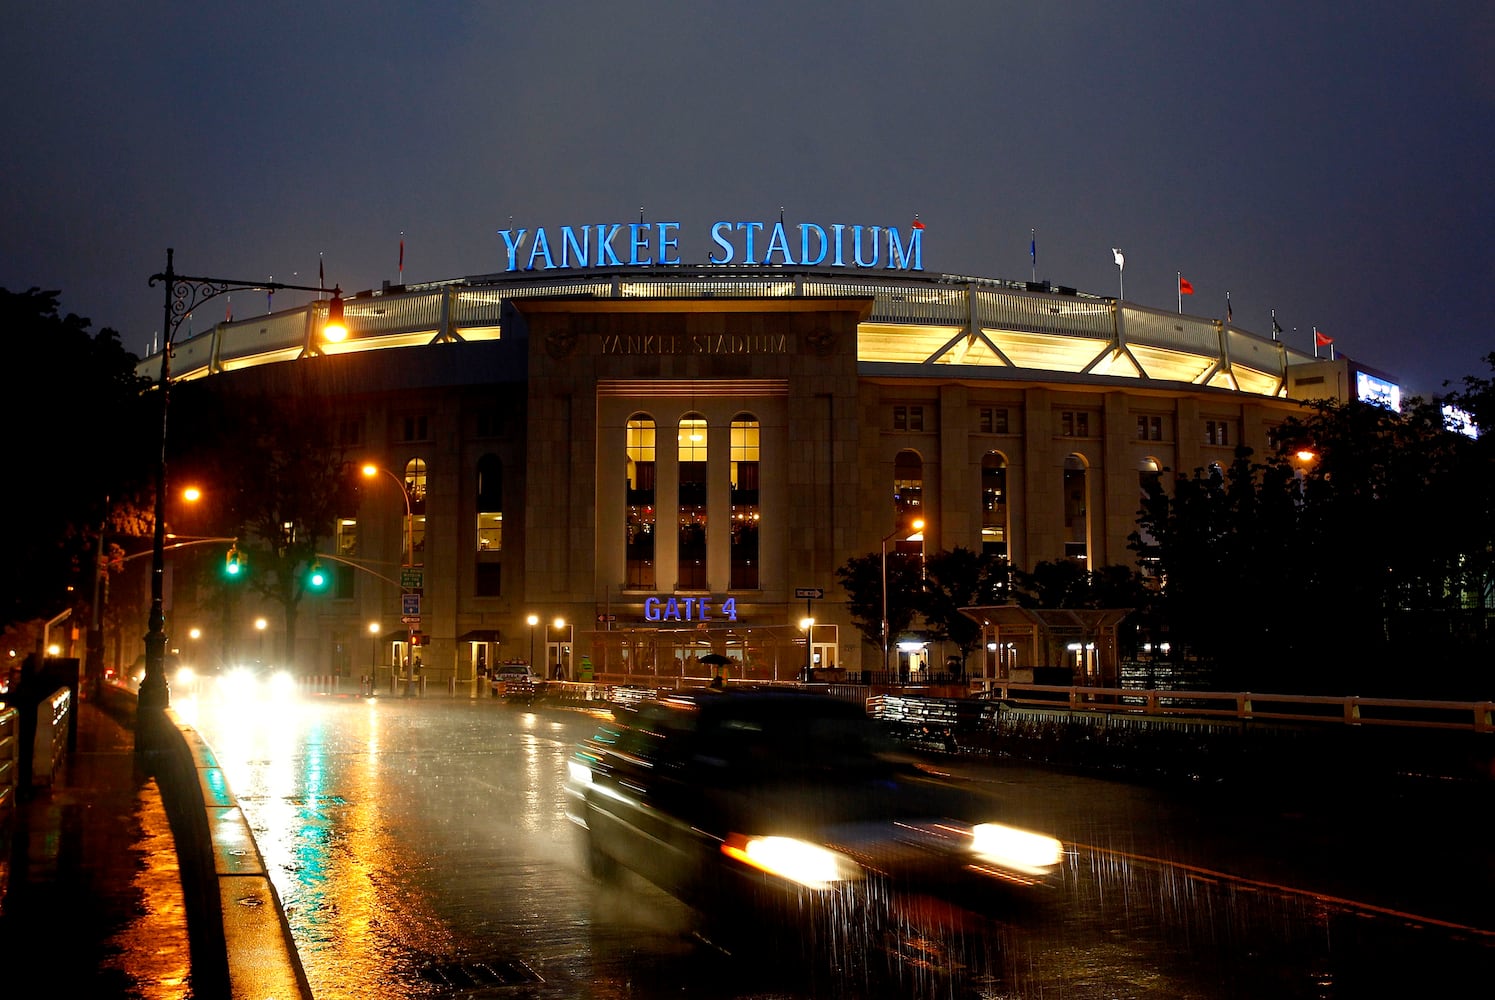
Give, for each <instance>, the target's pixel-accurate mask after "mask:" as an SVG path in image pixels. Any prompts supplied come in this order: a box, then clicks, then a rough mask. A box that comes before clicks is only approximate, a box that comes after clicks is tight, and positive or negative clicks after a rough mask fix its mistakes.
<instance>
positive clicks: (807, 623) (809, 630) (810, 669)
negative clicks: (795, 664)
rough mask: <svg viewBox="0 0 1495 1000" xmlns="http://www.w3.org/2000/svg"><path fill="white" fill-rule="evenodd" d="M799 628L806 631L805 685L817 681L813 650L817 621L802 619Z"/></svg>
mask: <svg viewBox="0 0 1495 1000" xmlns="http://www.w3.org/2000/svg"><path fill="white" fill-rule="evenodd" d="M799 627H800V628H802V629H804V630H805V683H806V684H809V683H811V682H813V681H814V680H815V659H814V653H813V651H812V648H813V646H814V638H815V619H813V618H801V619H800V620H799Z"/></svg>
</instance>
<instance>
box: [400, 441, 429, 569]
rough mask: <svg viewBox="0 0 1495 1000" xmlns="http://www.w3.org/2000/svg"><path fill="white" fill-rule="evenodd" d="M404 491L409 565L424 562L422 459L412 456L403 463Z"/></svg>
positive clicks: (424, 516)
mask: <svg viewBox="0 0 1495 1000" xmlns="http://www.w3.org/2000/svg"><path fill="white" fill-rule="evenodd" d="M405 493H406V495H408V496H409V497H410V523H408V524H407V525H405V539H406V542H407V543H408V551H406V552H405V557H406V560H407V561H408V563H409V564H410V565H411V566H424V565H425V564H426V463H425V460H424V459H420V458H412V459H411V460H410V461H408V462H406V463H405Z"/></svg>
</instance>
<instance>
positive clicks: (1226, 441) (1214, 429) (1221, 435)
mask: <svg viewBox="0 0 1495 1000" xmlns="http://www.w3.org/2000/svg"><path fill="white" fill-rule="evenodd" d="M1230 438H1231V434H1230V422H1229V421H1227V420H1206V421H1205V422H1204V443H1205V444H1214V445H1220V446H1221V447H1229V445H1230Z"/></svg>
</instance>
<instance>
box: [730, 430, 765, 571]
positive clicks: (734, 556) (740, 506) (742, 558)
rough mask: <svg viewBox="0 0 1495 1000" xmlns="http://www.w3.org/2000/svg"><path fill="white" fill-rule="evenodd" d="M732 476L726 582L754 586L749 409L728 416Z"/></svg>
mask: <svg viewBox="0 0 1495 1000" xmlns="http://www.w3.org/2000/svg"><path fill="white" fill-rule="evenodd" d="M730 447H731V455H730V456H729V457H730V459H731V462H730V463H729V465H730V474H731V477H732V487H731V490H732V539H731V567H732V571H731V572H732V576H731V582H730V586H731V587H732V589H734V590H756V589H758V521H759V518H760V517H761V515H762V511H761V508H760V507H759V505H758V462H759V452H758V420H757V418H756V417H754V416H753V415H752V414H751V413H739V414H737V416H735V417H733V418H732V427H731V435H730Z"/></svg>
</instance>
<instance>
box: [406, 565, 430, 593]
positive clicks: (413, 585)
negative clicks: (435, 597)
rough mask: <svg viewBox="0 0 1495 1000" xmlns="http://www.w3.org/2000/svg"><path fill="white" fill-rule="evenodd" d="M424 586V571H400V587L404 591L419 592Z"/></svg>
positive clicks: (407, 569)
mask: <svg viewBox="0 0 1495 1000" xmlns="http://www.w3.org/2000/svg"><path fill="white" fill-rule="evenodd" d="M425 585H426V571H425V570H422V569H409V568H408V567H407V568H405V569H402V570H400V586H401V587H403V588H405V589H406V590H420V589H421V588H423V587H424V586H425Z"/></svg>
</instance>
